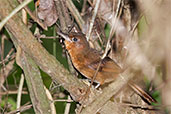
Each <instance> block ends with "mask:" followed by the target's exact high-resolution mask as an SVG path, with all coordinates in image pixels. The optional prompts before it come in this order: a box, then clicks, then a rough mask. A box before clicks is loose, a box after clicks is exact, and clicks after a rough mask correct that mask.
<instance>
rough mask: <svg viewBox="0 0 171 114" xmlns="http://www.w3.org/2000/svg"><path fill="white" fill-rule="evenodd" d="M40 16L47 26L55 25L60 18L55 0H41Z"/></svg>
mask: <svg viewBox="0 0 171 114" xmlns="http://www.w3.org/2000/svg"><path fill="white" fill-rule="evenodd" d="M38 17H39V18H40V19H42V20H43V21H44V24H46V25H47V26H51V25H53V24H54V23H55V22H56V21H57V19H58V15H57V11H56V6H55V2H54V1H53V0H40V4H39V8H38Z"/></svg>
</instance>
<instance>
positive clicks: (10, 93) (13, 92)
mask: <svg viewBox="0 0 171 114" xmlns="http://www.w3.org/2000/svg"><path fill="white" fill-rule="evenodd" d="M7 94H8V95H12V94H18V91H17V90H16V91H6V92H1V93H0V95H7ZM21 94H28V92H27V91H21Z"/></svg>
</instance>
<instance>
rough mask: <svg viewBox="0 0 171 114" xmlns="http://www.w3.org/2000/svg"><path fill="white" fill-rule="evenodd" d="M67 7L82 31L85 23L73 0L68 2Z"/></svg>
mask: <svg viewBox="0 0 171 114" xmlns="http://www.w3.org/2000/svg"><path fill="white" fill-rule="evenodd" d="M66 5H67V7H68V9H69V10H70V11H71V13H72V14H73V16H74V18H75V20H76V22H77V23H78V25H79V27H80V28H81V29H82V28H83V24H84V23H85V22H84V20H83V19H82V17H81V15H80V13H79V11H78V10H77V8H76V7H75V5H74V4H73V2H72V0H66Z"/></svg>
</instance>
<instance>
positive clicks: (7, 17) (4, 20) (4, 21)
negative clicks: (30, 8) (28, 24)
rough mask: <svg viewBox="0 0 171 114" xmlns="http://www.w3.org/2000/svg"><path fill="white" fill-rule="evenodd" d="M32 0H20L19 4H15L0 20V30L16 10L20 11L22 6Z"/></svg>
mask: <svg viewBox="0 0 171 114" xmlns="http://www.w3.org/2000/svg"><path fill="white" fill-rule="evenodd" d="M31 1H32V0H25V1H24V2H22V3H21V4H20V5H19V6H17V7H16V8H15V9H14V10H13V11H12V12H11V13H10V14H9V15H8V16H6V17H5V18H4V19H3V20H2V21H1V22H0V30H1V29H2V27H3V26H4V25H5V24H6V22H7V21H8V20H9V19H10V18H11V17H12V16H14V15H15V14H16V13H17V12H18V11H20V10H21V9H22V8H23V7H24V6H26V5H27V4H29V3H30V2H31Z"/></svg>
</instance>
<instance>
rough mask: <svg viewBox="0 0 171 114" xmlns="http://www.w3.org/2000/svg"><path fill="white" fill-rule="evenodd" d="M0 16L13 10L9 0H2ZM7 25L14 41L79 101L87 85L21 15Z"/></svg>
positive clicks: (2, 16)
mask: <svg viewBox="0 0 171 114" xmlns="http://www.w3.org/2000/svg"><path fill="white" fill-rule="evenodd" d="M0 2H1V7H0V18H1V19H2V18H4V17H6V16H7V15H8V14H9V13H10V12H11V11H12V10H13V8H12V6H11V5H10V4H9V2H8V1H7V0H5V1H4V0H0ZM5 27H6V28H7V29H8V31H10V32H11V33H12V35H13V36H14V37H13V38H11V39H12V41H13V42H14V43H17V44H18V45H19V46H20V47H21V48H22V49H23V51H25V52H26V53H27V54H28V55H29V56H30V57H31V58H32V59H33V60H34V62H35V63H36V64H37V65H38V66H39V67H40V68H41V69H42V70H43V71H44V72H46V73H47V74H48V75H49V76H50V77H51V78H52V80H54V81H56V82H58V83H59V84H61V85H62V86H63V87H64V88H65V89H66V90H67V91H68V92H70V94H71V96H72V97H73V98H74V100H76V101H78V100H79V98H80V96H82V94H83V93H84V92H85V91H86V88H87V86H86V85H85V84H84V83H82V82H81V81H79V80H78V79H77V78H76V77H74V76H72V75H71V74H70V73H69V72H68V70H66V69H65V68H64V67H63V65H61V64H60V63H59V62H58V61H57V60H56V58H55V57H54V56H52V55H50V54H49V53H48V52H47V51H46V50H45V49H44V47H43V46H42V45H41V44H40V43H39V42H38V41H37V40H36V38H35V37H34V36H33V34H32V33H31V31H30V30H29V29H28V28H27V27H26V26H25V25H24V23H22V20H21V17H20V16H19V15H14V16H13V17H12V18H11V19H9V21H8V22H7V23H6V25H5Z"/></svg>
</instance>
